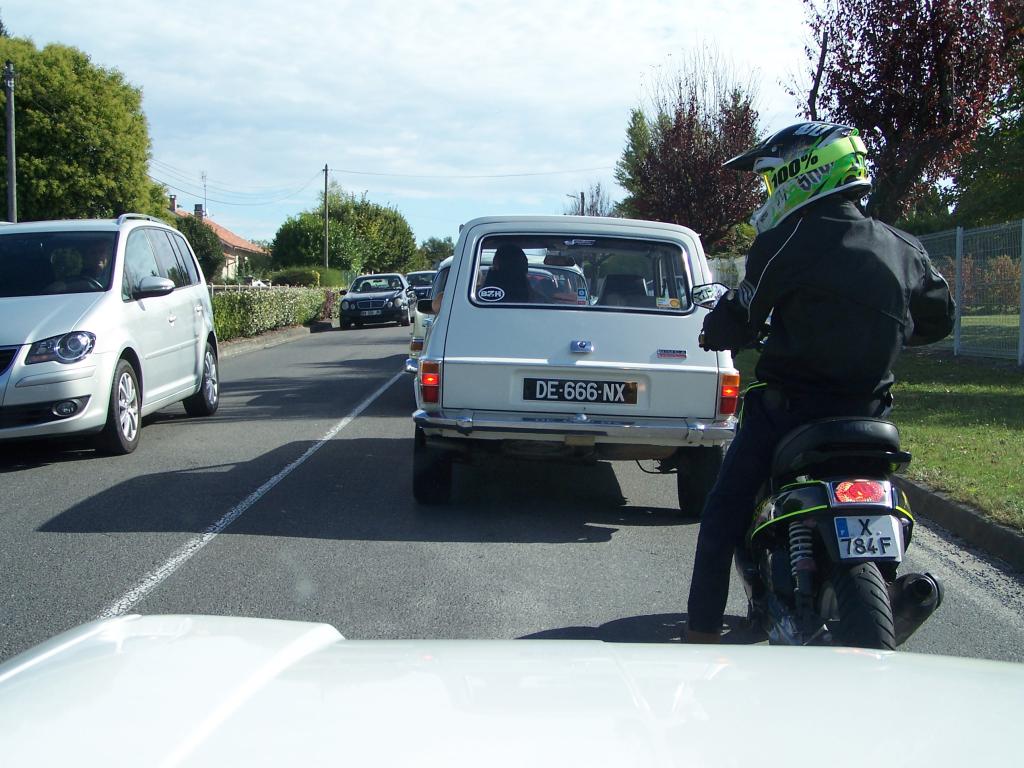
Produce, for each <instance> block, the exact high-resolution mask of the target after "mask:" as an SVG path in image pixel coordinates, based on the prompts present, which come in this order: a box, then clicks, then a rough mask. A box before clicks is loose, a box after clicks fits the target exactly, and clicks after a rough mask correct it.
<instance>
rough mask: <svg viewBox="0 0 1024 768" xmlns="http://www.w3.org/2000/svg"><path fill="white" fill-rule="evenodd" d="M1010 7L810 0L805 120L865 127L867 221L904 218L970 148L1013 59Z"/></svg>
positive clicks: (953, 0)
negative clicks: (870, 181) (869, 178)
mask: <svg viewBox="0 0 1024 768" xmlns="http://www.w3.org/2000/svg"><path fill="white" fill-rule="evenodd" d="M1012 2H1013V0H830V1H829V2H827V3H824V4H822V5H821V6H820V7H819V5H818V4H817V2H816V0H804V3H805V6H806V9H807V17H808V25H809V27H810V31H811V37H812V39H813V42H812V43H811V44H810V45H809V46H808V47H807V49H806V56H807V71H808V72H810V74H811V80H812V84H811V89H810V94H809V95H808V96H807V99H806V106H805V107H804V110H803V112H804V114H805V115H806V116H808V117H810V116H814V115H816V116H817V117H818V118H820V119H824V120H830V121H833V122H839V123H846V124H849V125H853V126H856V127H857V128H859V129H860V131H861V135H862V136H863V137H864V140H865V143H866V144H867V145H868V150H869V153H870V162H871V165H872V171H873V175H874V189H873V191H872V193H871V196H870V198H869V200H868V212H869V213H871V214H872V215H874V216H877V217H878V218H881V219H882V220H884V221H895V220H897V219H898V218H899V217H900V215H901V214H902V213H903V212H904V211H905V210H907V208H908V207H909V206H910V204H911V203H912V202H913V200H914V198H915V197H917V196H919V195H921V194H922V193H923V192H924V191H925V190H926V189H927V186H928V184H929V183H934V182H935V181H936V180H937V179H939V178H941V177H942V176H944V175H947V174H949V173H951V172H952V171H953V170H954V169H955V167H956V161H957V159H958V158H959V157H960V156H961V155H962V154H963V153H964V152H966V151H967V150H968V149H969V148H970V146H971V142H972V141H973V140H974V137H975V136H976V135H977V133H978V131H979V130H980V129H981V128H982V127H983V126H984V125H985V122H986V120H987V119H988V116H989V114H990V113H991V110H992V105H993V102H994V100H995V98H996V96H997V95H998V94H999V93H1000V91H1001V90H1002V89H1003V88H1004V87H1005V86H1006V84H1007V82H1008V79H1009V76H1010V74H1011V67H1010V66H1009V64H1008V63H1009V62H1011V61H1015V59H1014V58H1013V56H1014V52H1015V50H1016V46H1017V44H1018V43H1017V41H1016V40H1015V39H1014V34H1013V32H1012V26H1013V25H1012V24H1011V23H1010V21H1009V10H1008V9H1009V6H1010V4H1011V3H1012ZM791 92H792V93H793V94H794V95H796V96H800V97H801V99H802V98H803V96H802V93H801V92H800V91H799V90H798V89H797V87H796V86H791Z"/></svg>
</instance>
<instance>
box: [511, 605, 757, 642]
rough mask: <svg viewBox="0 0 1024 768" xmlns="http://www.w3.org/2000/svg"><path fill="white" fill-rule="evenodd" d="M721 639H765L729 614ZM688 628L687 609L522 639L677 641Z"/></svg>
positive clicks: (734, 640) (739, 618)
mask: <svg viewBox="0 0 1024 768" xmlns="http://www.w3.org/2000/svg"><path fill="white" fill-rule="evenodd" d="M723 624H724V625H725V632H724V634H723V636H722V643H723V644H726V645H751V644H753V643H760V642H763V641H764V640H765V636H764V634H763V633H762V632H761V631H760V630H758V629H756V628H752V627H748V626H747V620H746V619H745V618H744V617H742V616H726V617H725V618H724V620H723ZM685 628H686V614H685V613H656V614H652V615H650V616H629V617H627V618H624V619H615V620H614V621H609V622H607V623H606V624H602V625H601V626H599V627H560V628H558V629H546V630H544V631H542V632H534V633H533V634H530V635H524V636H523V637H522V638H520V639H522V640H602V641H604V642H606V643H678V642H680V638H681V637H682V634H683V632H684V630H685Z"/></svg>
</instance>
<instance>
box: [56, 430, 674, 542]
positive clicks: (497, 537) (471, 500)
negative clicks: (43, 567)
mask: <svg viewBox="0 0 1024 768" xmlns="http://www.w3.org/2000/svg"><path fill="white" fill-rule="evenodd" d="M311 445H313V444H312V443H309V442H297V443H289V444H287V445H285V446H282V447H281V448H279V449H276V450H274V451H270V452H268V453H265V454H263V455H261V456H259V457H258V458H256V459H253V460H252V461H249V462H246V463H243V464H234V465H226V466H223V467H197V468H190V469H181V470H174V471H168V472H159V473H154V474H148V475H143V476H139V477H132V478H129V479H126V480H124V481H123V482H121V483H119V484H116V485H114V486H112V487H110V488H108V489H107V490H104V491H103V492H101V493H99V494H97V495H95V496H92V497H90V498H89V499H88V500H86V501H83V502H81V503H79V504H77V505H75V506H73V507H71V508H69V509H68V510H66V511H65V512H63V513H61V514H59V515H57V516H56V517H54V518H52V519H51V520H49V521H48V522H46V523H45V524H43V525H42V526H40V528H39V530H40V531H43V532H58V533H97V532H98V533H118V532H186V533H200V532H203V531H205V530H206V529H207V527H208V526H210V525H211V524H212V523H214V522H215V521H216V520H218V519H220V518H221V517H222V516H223V515H224V514H226V513H227V512H228V511H229V510H231V509H232V508H234V507H235V506H237V505H238V504H240V503H243V501H244V500H245V499H247V497H249V496H250V494H253V492H254V491H256V490H257V489H258V488H260V487H261V486H262V485H263V484H264V483H265V482H266V481H267V479H268V478H271V477H273V476H274V475H276V474H277V473H278V472H280V471H281V469H282V468H283V467H285V466H287V465H289V464H290V463H291V462H293V461H295V459H296V458H298V457H299V456H301V455H302V454H303V453H305V452H306V451H307V450H308V449H309V448H310V447H311ZM411 450H412V440H411V439H399V438H353V439H348V440H333V441H331V442H328V443H326V444H325V445H323V446H322V447H321V449H320V450H319V451H318V452H317V453H316V454H315V455H314V456H313V457H312V458H311V459H310V460H309V461H308V462H307V463H306V464H304V465H302V466H301V467H299V468H298V469H297V470H296V471H295V472H294V473H292V474H291V475H290V476H288V477H287V478H285V479H284V480H283V481H282V482H281V483H280V484H279V485H278V486H277V487H275V488H273V489H270V490H268V491H267V492H266V495H265V496H262V498H260V499H259V500H258V501H256V502H255V503H254V504H252V506H251V508H248V509H246V511H245V513H244V514H242V515H241V516H240V517H239V518H238V519H237V520H235V521H234V522H233V523H232V524H231V525H230V526H229V527H228V528H227V529H226V530H225V531H224V534H227V535H232V534H233V535H248V536H283V537H302V538H311V539H333V540H354V541H360V540H362V541H412V542H516V543H519V542H522V543H534V542H545V543H594V542H605V541H610V540H611V538H612V536H613V534H614V533H615V532H616V531H617V530H619V528H621V527H627V526H671V525H687V524H692V523H693V522H694V521H693V520H692V519H690V518H685V517H681V516H680V515H679V512H678V510H675V509H664V508H659V507H647V506H628V504H627V500H626V499H624V498H623V495H622V491H621V489H620V487H619V484H618V480H617V479H616V477H615V473H614V471H613V469H612V467H611V465H609V464H604V463H602V464H598V465H596V466H591V467H583V466H575V465H562V464H550V463H541V462H520V461H508V460H505V461H491V462H485V463H483V464H482V465H480V466H461V465H460V466H457V467H456V468H455V482H454V498H453V501H452V503H451V504H449V505H445V506H440V507H423V506H420V505H418V504H417V503H416V502H415V501H414V500H413V498H412V490H411V477H410V469H409V467H410V460H411Z"/></svg>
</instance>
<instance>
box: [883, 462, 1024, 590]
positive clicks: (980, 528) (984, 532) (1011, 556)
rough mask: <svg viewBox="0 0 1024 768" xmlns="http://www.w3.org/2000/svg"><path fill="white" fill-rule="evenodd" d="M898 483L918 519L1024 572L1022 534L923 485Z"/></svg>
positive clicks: (901, 480)
mask: <svg viewBox="0 0 1024 768" xmlns="http://www.w3.org/2000/svg"><path fill="white" fill-rule="evenodd" d="M895 480H896V483H897V484H898V485H899V486H900V487H901V488H902V489H903V490H904V492H905V493H906V494H907V498H908V499H909V500H910V509H911V511H912V512H913V513H914V514H915V515H920V516H921V517H926V518H928V519H929V520H932V521H934V522H935V523H938V524H939V525H941V526H942V527H943V528H945V529H946V530H948V531H949V532H950V533H953V534H955V535H957V536H959V537H960V538H962V539H963V540H964V541H966V542H967V543H968V544H971V545H972V546H975V547H977V548H979V549H981V550H983V551H985V552H987V553H988V554H990V555H993V556H994V557H998V558H999V559H1001V560H1004V561H1006V562H1007V563H1008V564H1009V565H1010V566H1011V567H1012V568H1014V569H1016V570H1017V571H1021V572H1024V536H1022V535H1021V534H1020V533H1018V532H1017V531H1015V530H1013V529H1012V528H1009V527H1007V526H1005V525H1000V524H999V523H995V522H993V521H992V520H989V519H988V518H987V517H985V515H984V513H982V512H979V511H978V510H975V509H972V508H971V507H968V506H966V505H964V504H962V503H960V502H957V501H953V500H952V499H951V498H949V497H948V496H947V495H946V494H944V493H942V492H941V491H936V490H934V489H932V488H929V487H928V486H927V485H925V484H923V483H920V482H917V481H912V480H908V479H907V478H905V477H897V478H895Z"/></svg>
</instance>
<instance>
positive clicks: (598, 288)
mask: <svg viewBox="0 0 1024 768" xmlns="http://www.w3.org/2000/svg"><path fill="white" fill-rule="evenodd" d="M684 259H685V253H684V252H683V249H682V248H680V247H679V246H678V245H676V244H674V243H668V242H662V241H656V240H634V239H627V238H611V237H594V236H592V235H579V236H566V235H492V236H489V237H485V238H484V239H483V240H482V241H481V243H480V246H479V249H478V251H477V254H476V260H475V266H474V278H475V279H474V281H473V283H472V286H471V296H470V298H471V299H472V300H473V302H474V303H475V304H477V305H478V306H484V307H487V306H502V305H508V304H516V305H527V306H535V307H544V308H552V307H563V308H573V309H594V310H625V311H642V312H683V311H686V310H688V309H690V306H691V305H690V300H689V296H690V290H689V288H690V285H689V276H688V273H687V270H686V263H685V261H684Z"/></svg>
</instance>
